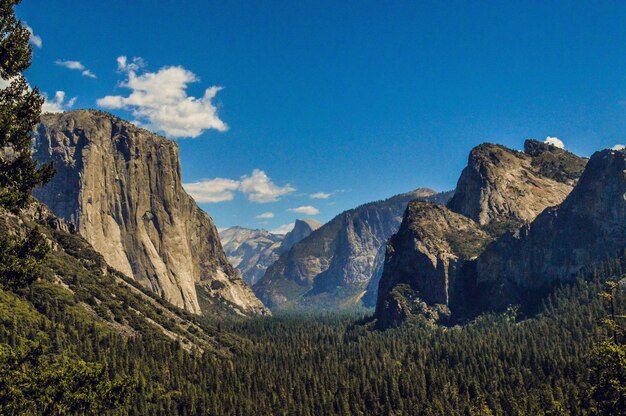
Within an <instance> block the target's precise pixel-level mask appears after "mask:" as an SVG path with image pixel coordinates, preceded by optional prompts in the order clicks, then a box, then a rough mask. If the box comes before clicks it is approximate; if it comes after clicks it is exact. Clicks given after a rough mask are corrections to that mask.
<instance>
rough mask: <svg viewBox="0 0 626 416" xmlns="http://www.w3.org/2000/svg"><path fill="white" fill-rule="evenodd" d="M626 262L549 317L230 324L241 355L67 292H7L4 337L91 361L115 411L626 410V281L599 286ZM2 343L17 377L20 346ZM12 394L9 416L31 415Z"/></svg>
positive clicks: (582, 284) (551, 308)
mask: <svg viewBox="0 0 626 416" xmlns="http://www.w3.org/2000/svg"><path fill="white" fill-rule="evenodd" d="M624 265H626V263H625V262H612V263H610V264H608V265H607V266H606V267H605V268H603V269H602V270H598V271H597V272H595V273H594V275H593V276H590V278H589V279H588V280H583V279H580V280H579V281H578V282H577V284H575V285H571V286H564V287H562V288H559V289H558V290H556V292H555V293H554V295H553V296H551V297H550V298H548V299H547V300H546V301H545V302H544V306H543V308H542V310H541V312H540V313H539V315H537V316H536V317H533V318H530V319H523V320H519V317H516V311H515V310H514V309H511V310H510V311H509V312H508V313H506V314H502V315H490V316H483V317H480V318H478V319H476V320H475V321H473V322H471V323H469V324H468V325H466V326H463V327H453V328H443V327H433V326H430V325H429V324H428V323H426V322H413V323H411V324H407V325H404V326H402V327H400V328H396V329H391V330H387V331H376V330H373V329H372V328H371V327H370V326H371V323H369V322H368V319H367V316H359V317H356V316H353V315H352V316H351V315H346V316H333V315H328V316H277V317H274V318H259V319H251V320H241V321H235V320H233V321H228V322H222V324H221V325H220V326H219V328H218V330H219V331H220V332H224V333H228V334H234V335H236V336H238V337H240V339H241V342H239V343H238V344H237V345H233V346H231V349H230V352H231V355H230V356H229V357H224V356H220V355H216V354H215V353H213V352H205V353H204V354H200V353H199V352H198V351H196V352H195V353H189V352H187V351H185V350H184V349H183V348H182V346H181V344H180V343H179V342H175V341H166V340H165V339H164V338H163V337H158V336H156V335H155V336H150V335H144V336H143V337H137V338H125V337H123V336H121V335H119V334H115V333H111V332H110V331H105V330H103V329H101V328H99V327H98V326H96V325H93V324H91V325H85V324H82V323H81V319H80V316H79V315H77V314H76V313H68V308H67V305H63V303H62V302H58V301H56V300H54V299H52V300H51V299H42V298H40V297H39V298H38V297H37V296H35V295H33V293H36V292H37V290H28V291H22V292H21V293H19V294H15V293H13V292H11V291H6V290H4V291H2V292H1V293H0V299H1V302H0V305H1V308H0V319H1V326H2V329H3V330H2V331H1V332H0V341H1V342H2V343H3V346H6V347H7V348H9V347H10V348H11V349H12V350H13V351H18V352H19V354H22V355H25V356H28V355H29V354H30V355H33V354H32V350H33V348H36V347H33V345H35V344H37V343H39V345H43V346H45V347H46V353H45V357H46V358H45V360H47V361H46V362H49V363H53V364H52V365H57V364H54V363H58V362H59V361H61V362H62V361H64V360H67V359H71V360H74V362H79V363H82V364H80V365H79V366H78V369H74V370H73V372H76V371H79V370H81V368H82V367H84V366H91V367H90V372H89V373H88V374H87V375H84V374H83V375H82V379H81V378H80V377H79V378H78V380H75V379H74V378H70V380H73V381H72V382H73V383H76V385H80V384H81V383H82V382H85V383H86V385H88V384H89V383H95V385H96V388H94V389H89V388H87V390H88V392H87V393H86V394H97V392H98V391H99V390H102V391H105V392H106V393H107V394H109V395H111V394H113V395H114V394H115V393H116V392H118V393H120V394H121V395H123V396H124V398H123V399H122V400H118V399H120V398H119V397H117V398H116V397H110V398H106V397H105V400H104V403H101V404H99V405H98V407H95V408H94V409H97V410H98V411H102V409H103V408H106V407H107V403H109V402H110V403H115V407H113V410H110V413H111V414H132V415H144V414H158V415H179V414H180V415H206V414H213V415H269V414H271V415H292V414H294V415H369V414H380V415H422V414H423V415H455V414H459V415H488V414H510V415H515V414H519V415H529V414H532V415H539V414H573V415H577V414H594V413H595V414H624V413H625V409H624V408H620V406H623V402H621V403H620V400H623V398H624V391H623V386H624V384H623V383H624V371H625V368H626V367H624V366H623V364H624V363H623V361H624V358H625V355H624V351H623V344H621V342H623V339H619V340H618V343H617V344H615V343H613V341H612V339H613V338H612V335H613V332H612V330H611V328H610V327H606V326H605V325H603V324H602V321H603V319H605V318H606V317H608V316H610V302H609V301H612V302H613V308H614V310H615V311H619V313H621V314H623V311H624V305H626V303H625V302H626V297H625V296H624V294H623V291H621V290H616V291H614V292H613V294H612V295H611V294H609V295H605V297H606V296H608V297H609V300H606V299H603V298H602V297H601V296H598V293H599V292H600V291H601V290H603V284H602V283H601V281H603V280H606V278H608V277H610V278H615V277H617V276H621V273H622V267H623V266H624ZM37 311H45V316H42V314H40V313H38V312H37ZM619 336H623V334H622V335H619ZM27 340H28V341H27ZM603 340H610V341H607V342H609V344H610V345H609V346H608V347H609V349H610V348H614V347H615V346H616V345H617V346H619V345H621V346H622V348H621V350H620V351H615V350H606V349H605V350H601V348H600V346H602V345H603ZM32 341H34V342H35V343H33V342H32ZM594 346H596V347H595V349H594ZM1 351H4V352H5V354H3V356H2V363H1V365H0V374H1V375H2V376H6V375H7V373H6V372H4V373H3V372H2V370H6V368H7V354H6V351H7V350H6V349H2V350H1ZM19 354H18V355H19ZM14 355H15V353H14ZM35 355H36V356H38V355H37V354H35ZM615 357H617V358H618V361H617V367H616V366H615V363H616V361H615V360H614V358H615ZM13 358H15V357H13ZM82 360H84V361H85V362H87V363H94V364H87V363H84V362H83V361H82ZM619 360H621V365H622V367H620V362H619ZM27 361H28V360H26V361H25V362H27ZM28 365H29V364H23V366H26V367H27V366H28ZM33 365H35V364H33ZM74 367H76V365H74ZM32 371H34V370H31V372H32ZM619 371H621V373H620V372H619ZM73 372H72V374H73ZM607 374H608V378H609V380H608V381H607V382H608V383H609V384H611V383H613V384H615V383H622V384H621V387H620V388H621V397H620V392H619V389H618V390H615V388H617V387H616V386H615V385H613V387H611V386H610V385H609V386H608V388H607V386H604V387H603V389H604V390H602V389H598V388H597V387H598V386H601V385H602V383H603V381H602V378H603V377H604V378H606V376H607ZM103 380H104V381H105V385H104V386H100V387H98V385H99V384H102V381H103ZM611 380H613V381H611ZM605 381H606V380H605ZM3 383H4V384H2V385H1V386H2V387H3V388H4V387H6V386H7V380H6V379H4V380H3ZM8 384H11V383H8ZM594 386H595V389H594ZM9 387H10V386H9ZM94 392H95V393H94ZM616 392H617V395H616ZM63 394H66V393H63V392H61V395H63ZM3 395H4V393H3ZM594 395H595V396H596V397H595V398H596V399H598V401H597V402H595V401H594ZM6 397H7V396H6V395H5V398H6ZM69 399H71V400H73V398H71V397H70V398H69ZM23 400H24V405H25V406H28V401H29V400H28V397H24V398H23ZM71 400H70V402H71ZM120 401H121V403H123V404H124V405H121V404H120ZM603 403H604V404H603ZM3 404H4V406H5V407H4V410H5V413H6V414H20V412H19V411H17V409H13V411H11V409H10V408H9V407H6V404H7V403H6V402H4V403H3ZM599 405H606V406H607V407H605V408H601V407H599ZM26 408H28V407H26ZM87 409H89V408H87ZM92 412H93V414H97V413H98V412H96V411H95V410H92ZM102 412H103V411H102ZM70 413H71V412H70ZM51 414H64V413H63V412H58V413H54V412H53V413H51Z"/></svg>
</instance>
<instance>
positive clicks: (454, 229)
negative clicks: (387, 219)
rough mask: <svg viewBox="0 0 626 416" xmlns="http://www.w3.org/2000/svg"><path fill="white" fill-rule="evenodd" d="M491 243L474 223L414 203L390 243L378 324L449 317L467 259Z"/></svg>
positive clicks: (437, 207) (434, 206) (440, 208)
mask: <svg viewBox="0 0 626 416" xmlns="http://www.w3.org/2000/svg"><path fill="white" fill-rule="evenodd" d="M491 239H492V237H491V236H490V235H489V234H487V233H486V232H484V231H483V230H481V229H480V227H479V225H478V224H477V223H476V222H475V221H474V220H472V219H470V218H467V217H465V216H463V215H460V214H457V213H454V212H452V211H450V210H449V209H448V208H446V207H445V206H443V205H437V204H432V203H428V202H421V201H413V202H411V203H409V205H408V206H407V209H406V212H405V214H404V219H403V221H402V225H400V229H399V231H398V233H397V234H394V235H393V236H392V237H391V238H390V239H389V242H388V243H387V253H386V257H385V264H384V271H383V275H382V278H381V280H380V286H379V297H378V304H377V305H376V310H377V314H378V316H379V324H381V325H382V326H389V325H391V324H393V322H396V321H402V320H404V319H406V318H408V317H409V316H412V315H421V314H427V315H430V317H431V318H432V319H434V320H439V319H440V318H443V317H445V316H449V315H450V310H449V306H450V303H451V301H453V298H454V297H455V294H457V293H459V287H460V286H462V285H463V280H462V279H463V272H464V267H465V262H466V260H468V259H471V258H473V257H475V256H476V255H477V253H480V252H481V251H482V250H483V248H484V246H485V245H486V244H487V243H488V242H489V241H490V240H491ZM440 315H441V316H440Z"/></svg>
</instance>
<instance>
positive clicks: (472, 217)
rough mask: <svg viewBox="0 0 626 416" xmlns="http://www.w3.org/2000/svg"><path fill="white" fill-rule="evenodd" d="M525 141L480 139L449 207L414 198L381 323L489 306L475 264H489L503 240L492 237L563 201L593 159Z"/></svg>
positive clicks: (393, 247)
mask: <svg viewBox="0 0 626 416" xmlns="http://www.w3.org/2000/svg"><path fill="white" fill-rule="evenodd" d="M524 147H525V153H521V152H517V151H514V150H510V149H507V148H506V147H504V146H499V145H494V144H489V143H487V144H482V145H480V146H477V147H476V148H474V149H473V150H472V151H471V153H470V157H469V160H468V165H467V167H466V168H465V169H464V170H463V172H462V174H461V177H460V178H459V181H458V185H457V189H456V192H455V195H454V196H453V197H452V199H451V200H450V202H449V203H448V204H447V207H448V209H445V208H444V207H436V206H434V205H428V204H419V203H413V204H410V205H409V208H410V209H407V213H406V214H405V216H404V220H403V224H402V225H401V227H400V230H401V232H400V233H398V234H397V235H395V236H394V237H392V239H391V240H390V242H389V246H388V248H387V257H386V260H385V263H384V264H385V266H384V271H383V277H382V279H381V281H380V285H379V293H378V302H377V308H376V316H377V318H378V320H379V323H380V324H381V325H383V326H389V325H392V324H393V323H396V322H399V321H402V320H404V319H406V318H407V317H409V316H411V315H416V314H417V315H420V314H421V315H424V314H426V315H429V316H430V317H431V319H433V320H440V321H441V319H440V318H441V317H442V316H441V315H442V313H441V312H445V313H444V314H443V315H444V316H447V315H449V314H450V313H452V315H454V316H455V317H456V318H458V317H460V316H467V315H469V314H472V313H474V312H475V311H476V310H479V309H480V308H482V307H483V306H484V305H483V304H482V303H483V302H482V301H479V300H478V298H481V297H482V296H481V293H480V291H481V289H479V288H478V286H477V285H478V283H479V280H477V279H480V277H478V278H477V274H476V273H477V272H476V270H477V267H478V266H477V264H484V262H482V263H481V259H482V258H483V251H484V250H485V249H486V247H494V246H495V245H496V243H493V244H491V245H488V244H487V243H489V242H490V241H492V240H494V239H497V238H499V237H501V236H502V237H501V238H500V239H499V240H498V241H505V240H507V239H511V238H512V237H511V235H510V234H509V233H510V232H512V231H516V230H518V229H519V228H520V227H522V226H525V225H526V226H527V224H529V223H530V222H531V221H533V220H534V219H535V218H536V217H537V215H539V214H540V213H541V212H542V211H544V210H546V209H547V208H548V209H549V208H550V207H552V206H555V205H558V204H560V203H561V202H562V201H563V200H564V199H565V198H566V197H567V196H568V195H569V194H570V192H571V190H572V188H573V186H574V185H575V184H576V183H577V180H578V178H579V177H580V175H581V173H582V170H583V169H584V167H585V164H586V162H587V160H586V159H583V158H580V157H578V156H576V155H573V154H572V153H569V152H566V151H565V150H563V149H558V148H556V147H554V146H549V145H546V144H543V143H539V142H536V141H532V140H528V141H526V143H525V146H524ZM542 215H543V214H542ZM477 258H478V260H476V259H477ZM494 261H495V263H498V262H497V261H496V260H494ZM502 261H504V262H506V259H502ZM500 272H502V273H504V271H503V270H500V271H495V272H494V274H495V275H498V273H500ZM479 275H480V274H479ZM494 287H495V285H494ZM483 289H484V288H483ZM483 292H484V290H483ZM499 299H500V300H502V301H503V302H506V301H507V300H506V298H505V297H500V298H499ZM432 307H437V308H438V310H437V313H435V312H433V310H432V309H429V308H432Z"/></svg>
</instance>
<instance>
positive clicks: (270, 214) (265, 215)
mask: <svg viewBox="0 0 626 416" xmlns="http://www.w3.org/2000/svg"><path fill="white" fill-rule="evenodd" d="M256 218H259V219H269V218H274V213H273V212H264V213H263V214H259V215H257V216H256Z"/></svg>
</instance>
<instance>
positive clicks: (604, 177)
mask: <svg viewBox="0 0 626 416" xmlns="http://www.w3.org/2000/svg"><path fill="white" fill-rule="evenodd" d="M625 201H626V155H625V154H624V152H623V151H614V150H603V151H600V152H596V153H595V154H594V155H593V156H592V157H591V159H590V160H589V163H588V164H587V168H586V169H585V171H584V173H583V175H582V177H581V178H580V180H579V182H578V184H577V185H576V187H575V188H574V190H573V191H572V192H571V193H570V194H569V196H568V197H567V198H566V199H565V201H563V203H562V204H561V205H559V206H557V207H553V208H551V209H548V210H546V211H544V212H543V213H542V214H541V215H539V216H538V217H537V218H536V219H535V220H534V221H533V222H532V223H531V224H529V225H527V226H525V227H523V228H521V229H520V230H519V231H518V232H517V233H514V234H510V235H507V236H504V237H503V238H501V239H499V240H498V241H496V242H494V243H493V244H491V245H490V246H488V247H487V249H486V250H485V252H484V253H483V254H482V255H481V256H480V257H479V258H478V261H477V267H476V272H477V277H476V284H477V286H478V287H479V288H482V289H481V292H482V293H484V294H485V296H484V303H485V305H486V306H487V307H490V308H493V309H501V308H502V307H504V306H506V304H505V303H506V302H502V299H505V300H509V303H511V300H513V301H515V300H520V298H521V297H522V296H523V294H524V293H525V292H528V291H541V290H542V289H549V288H551V287H552V286H554V284H555V283H557V282H561V281H571V280H572V279H574V278H575V276H576V275H577V274H578V273H580V272H581V271H583V270H585V269H586V268H590V267H592V266H593V265H594V264H596V263H599V262H602V261H605V260H607V259H610V258H615V257H617V256H618V255H619V254H621V253H622V252H623V250H624V249H626V202H625Z"/></svg>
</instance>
